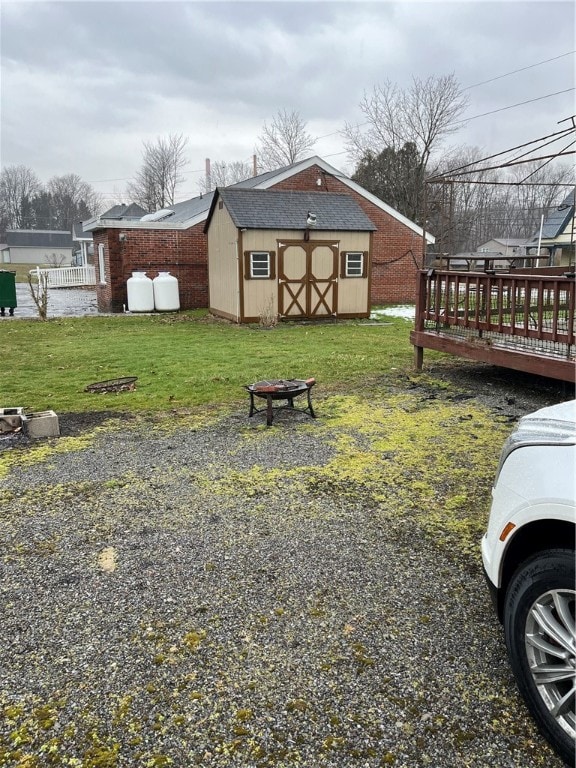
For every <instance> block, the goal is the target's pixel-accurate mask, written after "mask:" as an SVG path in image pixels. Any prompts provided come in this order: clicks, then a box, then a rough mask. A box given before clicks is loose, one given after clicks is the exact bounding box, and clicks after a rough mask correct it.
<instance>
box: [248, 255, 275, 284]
mask: <svg viewBox="0 0 576 768" xmlns="http://www.w3.org/2000/svg"><path fill="white" fill-rule="evenodd" d="M275 255H276V254H275V252H274V251H245V252H244V278H245V279H246V280H273V279H274V278H275V277H276V269H275V264H274V257H275Z"/></svg>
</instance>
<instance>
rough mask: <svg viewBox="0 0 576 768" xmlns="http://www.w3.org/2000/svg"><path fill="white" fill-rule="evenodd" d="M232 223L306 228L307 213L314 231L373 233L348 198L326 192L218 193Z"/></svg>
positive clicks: (361, 212)
mask: <svg viewBox="0 0 576 768" xmlns="http://www.w3.org/2000/svg"><path fill="white" fill-rule="evenodd" d="M218 192H219V194H220V197H221V198H222V200H223V202H224V205H225V206H226V208H227V209H228V212H229V213H230V216H231V217H232V220H233V222H234V224H235V225H236V226H237V227H241V228H244V227H245V228H246V229H305V228H306V218H307V215H308V212H309V211H311V212H312V213H314V214H316V226H315V227H314V229H315V230H318V231H328V230H330V231H339V232H342V231H356V232H372V231H374V230H375V229H376V227H375V226H374V224H373V223H372V221H370V219H369V218H368V216H367V215H366V214H365V213H364V211H363V210H362V208H360V206H359V205H358V203H357V202H356V201H355V200H354V199H353V198H352V197H351V196H350V195H341V194H334V193H329V192H276V191H273V190H261V189H238V188H234V189H232V188H226V189H219V190H218Z"/></svg>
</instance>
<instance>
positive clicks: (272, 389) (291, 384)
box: [244, 378, 316, 427]
mask: <svg viewBox="0 0 576 768" xmlns="http://www.w3.org/2000/svg"><path fill="white" fill-rule="evenodd" d="M315 384H316V379H313V378H309V379H271V380H269V381H257V382H255V383H254V384H248V385H246V386H245V387H244V389H246V390H247V392H248V394H249V395H250V412H249V414H248V416H249V417H250V416H253V415H254V414H255V413H261V412H262V411H266V425H267V426H268V427H270V426H271V425H272V422H273V420H274V414H273V412H274V411H275V410H282V409H285V408H288V409H291V410H298V411H300V412H301V413H306V414H308V415H309V416H310V417H311V418H312V419H315V418H316V414H315V413H314V409H313V408H312V401H311V399H310V390H311V389H312V387H313V386H314V385H315ZM303 394H306V396H307V403H308V404H307V406H306V408H294V399H295V398H296V397H299V396H300V395H303ZM255 397H259V398H261V399H263V400H266V408H256V405H255V401H254V398H255ZM278 400H280V401H282V400H284V401H286V405H277V406H273V405H272V403H273V402H274V401H278Z"/></svg>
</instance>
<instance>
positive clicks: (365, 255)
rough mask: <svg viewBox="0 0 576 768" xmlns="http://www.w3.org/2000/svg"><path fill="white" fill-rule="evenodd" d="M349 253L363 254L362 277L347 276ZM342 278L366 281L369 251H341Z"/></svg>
mask: <svg viewBox="0 0 576 768" xmlns="http://www.w3.org/2000/svg"><path fill="white" fill-rule="evenodd" d="M347 253H361V254H362V256H363V258H362V274H361V275H347V274H346V254H347ZM340 277H341V278H343V279H345V280H358V279H366V278H367V277H368V251H350V250H349V251H340Z"/></svg>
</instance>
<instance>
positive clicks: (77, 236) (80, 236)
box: [72, 221, 92, 242]
mask: <svg viewBox="0 0 576 768" xmlns="http://www.w3.org/2000/svg"><path fill="white" fill-rule="evenodd" d="M72 240H76V241H77V240H87V241H90V242H92V232H84V229H83V228H82V222H81V221H75V222H74V225H73V227H72Z"/></svg>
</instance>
